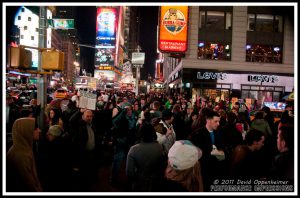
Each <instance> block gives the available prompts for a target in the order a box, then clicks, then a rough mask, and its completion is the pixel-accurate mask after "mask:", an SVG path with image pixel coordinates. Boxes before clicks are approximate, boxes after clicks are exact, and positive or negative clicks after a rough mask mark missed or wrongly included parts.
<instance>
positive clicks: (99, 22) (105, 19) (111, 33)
mask: <svg viewBox="0 0 300 198" xmlns="http://www.w3.org/2000/svg"><path fill="white" fill-rule="evenodd" d="M117 28H118V10H117V9H116V8H97V19H96V46H115V45H116V35H117Z"/></svg>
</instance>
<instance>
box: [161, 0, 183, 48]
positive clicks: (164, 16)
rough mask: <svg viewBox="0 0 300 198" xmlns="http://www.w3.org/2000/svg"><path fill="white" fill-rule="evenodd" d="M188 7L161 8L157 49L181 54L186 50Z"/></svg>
mask: <svg viewBox="0 0 300 198" xmlns="http://www.w3.org/2000/svg"><path fill="white" fill-rule="evenodd" d="M187 30H188V6H161V7H160V25H159V40H158V49H159V51H161V52H178V53H182V52H185V51H186V50H187Z"/></svg>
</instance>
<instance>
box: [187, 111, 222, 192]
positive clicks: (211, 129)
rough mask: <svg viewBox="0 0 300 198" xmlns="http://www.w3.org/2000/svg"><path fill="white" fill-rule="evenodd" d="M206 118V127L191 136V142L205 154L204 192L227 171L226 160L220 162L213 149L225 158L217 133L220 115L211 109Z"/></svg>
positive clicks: (203, 170)
mask: <svg viewBox="0 0 300 198" xmlns="http://www.w3.org/2000/svg"><path fill="white" fill-rule="evenodd" d="M205 117H206V124H205V127H202V128H200V129H199V130H197V131H195V132H194V133H193V134H191V136H190V140H191V142H192V143H193V144H194V145H195V146H197V147H199V148H200V149H201V150H202V152H203V157H202V158H201V165H202V167H203V168H202V175H203V181H204V190H205V191H208V190H209V186H210V185H211V182H212V181H213V179H214V178H215V177H218V178H220V177H221V176H222V175H224V174H225V173H226V171H225V170H224V169H225V160H221V158H220V160H219V159H218V157H217V156H216V153H214V152H213V149H214V148H216V149H214V150H216V151H218V155H221V157H224V156H225V153H224V147H223V145H222V142H221V139H220V134H219V133H218V132H217V131H216V130H217V128H218V126H219V122H220V115H219V114H218V113H217V112H214V111H213V110H212V109H210V110H208V111H207V112H206V116H205Z"/></svg>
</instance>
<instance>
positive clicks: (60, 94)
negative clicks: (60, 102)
mask: <svg viewBox="0 0 300 198" xmlns="http://www.w3.org/2000/svg"><path fill="white" fill-rule="evenodd" d="M53 96H54V98H55V99H64V98H67V97H68V91H67V90H65V89H57V90H56V91H55V92H54V95H53Z"/></svg>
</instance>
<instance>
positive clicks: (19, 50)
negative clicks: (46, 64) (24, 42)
mask: <svg viewBox="0 0 300 198" xmlns="http://www.w3.org/2000/svg"><path fill="white" fill-rule="evenodd" d="M8 65H9V66H10V67H14V68H23V69H29V68H30V67H31V65H32V52H31V51H30V50H26V49H24V48H23V47H9V49H8Z"/></svg>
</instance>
